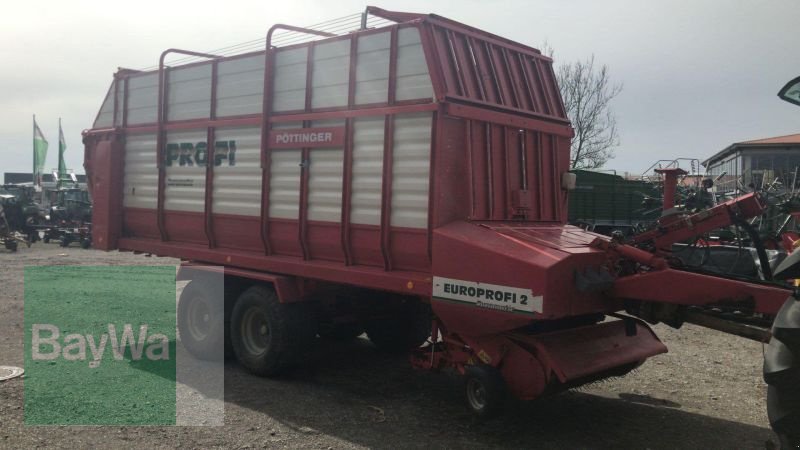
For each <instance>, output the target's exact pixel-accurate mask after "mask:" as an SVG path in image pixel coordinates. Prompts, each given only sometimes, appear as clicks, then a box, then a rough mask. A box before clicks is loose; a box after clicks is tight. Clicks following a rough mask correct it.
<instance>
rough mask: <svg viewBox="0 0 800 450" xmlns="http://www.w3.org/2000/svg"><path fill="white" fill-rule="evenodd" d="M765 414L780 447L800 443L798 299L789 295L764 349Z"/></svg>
mask: <svg viewBox="0 0 800 450" xmlns="http://www.w3.org/2000/svg"><path fill="white" fill-rule="evenodd" d="M764 381H765V382H766V383H767V385H769V386H768V389H767V415H768V416H769V423H770V425H771V426H772V429H773V430H774V431H775V433H776V434H777V435H778V438H779V440H780V442H781V448H785V449H788V448H797V447H800V300H797V299H795V298H794V297H789V298H788V299H787V300H786V303H784V304H783V307H782V308H781V310H780V311H779V312H778V315H777V316H776V317H775V322H774V323H773V325H772V338H771V339H770V341H769V344H768V345H767V348H766V350H765V351H764Z"/></svg>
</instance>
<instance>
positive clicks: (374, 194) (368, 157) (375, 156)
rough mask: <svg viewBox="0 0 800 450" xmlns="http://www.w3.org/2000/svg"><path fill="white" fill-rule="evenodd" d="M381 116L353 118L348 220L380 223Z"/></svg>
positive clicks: (382, 120) (382, 119) (359, 222)
mask: <svg viewBox="0 0 800 450" xmlns="http://www.w3.org/2000/svg"><path fill="white" fill-rule="evenodd" d="M384 120H385V119H384V117H383V116H379V117H361V118H358V119H356V120H355V121H354V122H353V126H354V131H353V177H352V183H353V184H352V196H351V203H350V204H351V206H350V221H351V222H352V223H358V224H366V225H380V223H381V183H382V181H383V138H384V136H383V135H384V126H385V122H384Z"/></svg>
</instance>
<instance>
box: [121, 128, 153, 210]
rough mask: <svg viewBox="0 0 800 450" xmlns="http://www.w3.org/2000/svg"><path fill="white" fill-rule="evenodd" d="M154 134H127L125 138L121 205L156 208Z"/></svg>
mask: <svg viewBox="0 0 800 450" xmlns="http://www.w3.org/2000/svg"><path fill="white" fill-rule="evenodd" d="M156 146H157V143H156V134H155V133H149V134H129V135H128V136H127V137H126V139H125V172H124V177H125V179H124V182H123V190H124V191H123V194H122V205H123V206H124V207H126V208H146V209H156V207H157V205H158V168H157V167H156Z"/></svg>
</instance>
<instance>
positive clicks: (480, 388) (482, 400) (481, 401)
mask: <svg viewBox="0 0 800 450" xmlns="http://www.w3.org/2000/svg"><path fill="white" fill-rule="evenodd" d="M486 397H487V392H486V386H484V385H483V383H481V382H480V381H479V380H477V379H475V378H470V379H469V380H467V401H468V402H469V405H470V406H471V407H472V409H474V410H475V411H480V410H482V409H484V408H485V407H486Z"/></svg>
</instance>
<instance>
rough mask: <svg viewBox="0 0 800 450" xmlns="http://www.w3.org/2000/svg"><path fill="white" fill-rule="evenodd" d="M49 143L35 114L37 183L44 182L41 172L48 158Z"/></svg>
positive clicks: (34, 163) (34, 158) (34, 135)
mask: <svg viewBox="0 0 800 450" xmlns="http://www.w3.org/2000/svg"><path fill="white" fill-rule="evenodd" d="M47 145H48V144H47V139H45V137H44V134H42V130H40V129H39V125H37V124H36V116H33V182H34V183H35V184H37V185H41V184H42V180H41V174H42V170H44V161H45V158H47Z"/></svg>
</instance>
